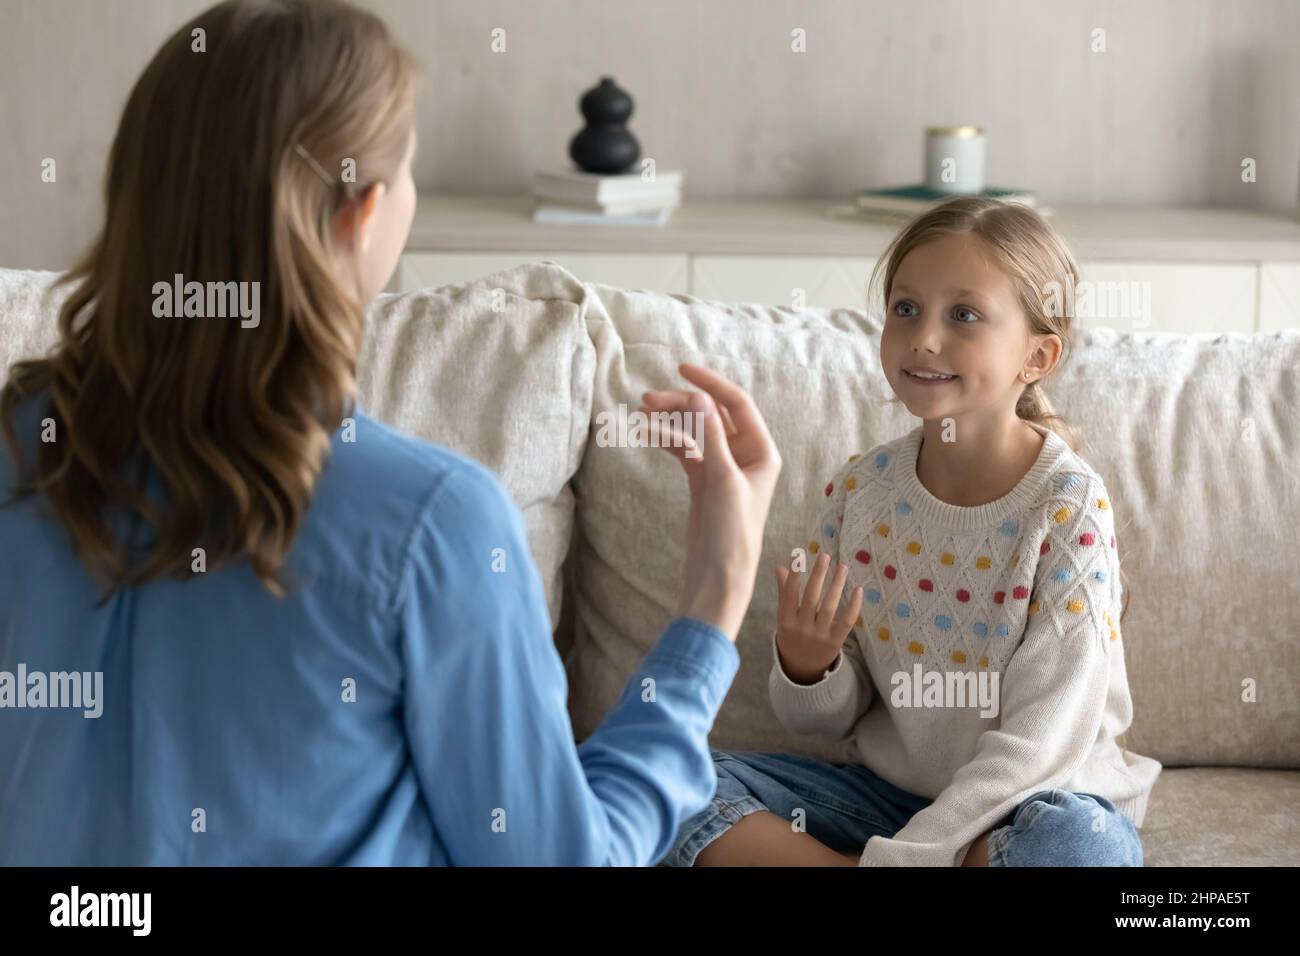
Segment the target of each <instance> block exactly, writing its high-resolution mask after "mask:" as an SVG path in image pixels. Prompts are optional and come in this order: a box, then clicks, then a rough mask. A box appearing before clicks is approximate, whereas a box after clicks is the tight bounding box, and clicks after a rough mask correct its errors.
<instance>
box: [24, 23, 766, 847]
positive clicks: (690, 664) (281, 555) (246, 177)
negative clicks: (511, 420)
mask: <svg viewBox="0 0 1300 956" xmlns="http://www.w3.org/2000/svg"><path fill="white" fill-rule="evenodd" d="M414 88H415V71H414V68H413V65H412V62H411V61H410V59H409V57H408V56H407V55H406V54H405V53H404V52H403V51H402V50H400V49H399V48H398V47H397V46H396V45H395V44H394V43H393V41H392V39H391V38H390V36H389V34H388V32H387V30H386V29H385V28H384V26H383V25H382V23H381V22H380V21H379V20H378V19H376V18H375V17H373V16H371V15H369V14H367V13H364V12H361V11H359V10H357V9H354V8H352V7H350V6H348V5H345V4H342V3H335V2H328V3H315V2H303V0H273V2H249V0H231V2H227V3H222V4H219V5H218V6H216V7H213V8H212V9H210V10H208V11H207V12H205V13H203V14H202V15H200V16H199V17H198V18H196V19H195V20H194V21H193V22H192V23H190V24H187V25H186V26H184V27H183V28H181V29H180V30H179V31H178V32H177V33H176V34H175V35H174V36H172V37H171V39H169V40H168V41H167V42H166V43H165V44H164V46H163V47H162V49H161V50H160V51H159V52H158V54H157V55H156V56H155V58H154V60H153V61H152V62H151V63H150V64H149V66H148V68H147V69H146V70H145V72H144V74H143V76H142V77H141V78H140V80H139V81H138V82H137V84H136V87H135V89H134V90H133V92H132V94H131V97H130V99H129V101H128V103H127V106H126V109H125V111H124V113H123V116H122V121H121V125H120V128H119V130H118V133H117V136H116V139H115V141H114V144H113V148H112V153H111V156H110V160H109V167H108V175H107V182H106V199H107V217H106V223H105V226H104V230H103V233H102V235H101V236H100V237H99V238H98V240H97V241H96V242H95V243H94V244H93V246H92V247H91V249H90V250H89V251H88V253H87V254H86V256H85V257H84V258H83V260H82V261H81V262H79V263H78V264H77V266H76V267H75V268H74V269H73V270H71V272H70V273H69V274H68V276H67V277H66V279H65V281H68V282H70V283H72V284H73V291H72V293H71V295H70V297H69V299H68V301H67V304H66V305H65V306H64V308H63V310H62V312H61V314H60V317H59V322H60V342H59V344H58V346H57V348H56V349H55V350H54V351H53V353H52V354H51V355H50V356H49V357H47V358H44V359H39V360H35V361H28V362H23V363H19V364H17V365H15V366H14V368H13V369H12V370H11V373H10V379H9V383H8V384H7V385H6V386H5V388H4V390H3V393H0V424H2V425H3V427H4V432H5V437H6V444H5V451H4V452H3V454H0V498H2V499H3V500H5V501H6V504H5V505H4V506H3V507H0V540H3V541H4V542H5V545H6V546H5V548H4V549H3V553H2V554H0V671H3V672H5V673H7V674H10V675H13V677H12V678H11V679H10V681H9V682H8V684H7V686H8V688H9V690H10V692H11V693H10V695H9V697H8V698H5V697H4V695H3V690H4V686H6V685H4V684H2V683H0V704H3V705H4V709H2V710H0V767H4V768H5V776H4V783H3V785H0V864H4V865H15V864H80V865H96V864H186V863H197V864H225V863H260V864H335V863H342V864H413V865H424V864H449V863H450V864H507V863H520V864H579V865H586V864H629V865H643V864H649V863H652V862H654V861H656V860H657V859H658V858H659V857H661V856H662V855H663V854H664V853H665V852H666V851H667V850H668V848H669V846H670V845H671V843H672V839H673V837H674V835H675V833H676V831H677V828H678V826H679V825H680V824H681V823H682V822H683V821H684V820H685V819H686V818H687V817H688V816H690V815H691V814H692V813H694V812H695V811H697V810H699V809H701V808H702V807H703V806H704V805H705V804H706V803H707V801H708V799H709V798H710V797H711V796H712V794H713V790H714V786H715V783H716V775H715V772H714V770H713V765H712V761H711V759H710V756H709V750H708V745H707V740H706V735H707V732H708V730H709V727H710V726H711V724H712V721H713V718H714V716H715V714H716V711H717V708H718V706H719V704H720V702H721V700H722V697H723V695H724V694H725V692H726V690H727V688H728V686H729V685H730V682H731V679H732V677H733V675H734V674H735V671H736V668H737V666H738V657H737V654H736V651H735V648H734V646H733V642H734V640H735V637H736V633H737V631H738V629H739V626H740V621H741V618H742V617H743V614H744V611H745V608H746V606H747V605H748V602H749V598H750V595H751V593H752V589H753V584H754V575H755V569H756V567H757V561H758V557H759V552H760V548H761V530H762V525H763V521H764V519H765V517H766V513H767V509H768V506H769V503H770V501H771V495H772V490H773V486H774V484H775V481H776V476H777V473H778V472H779V470H780V459H779V457H778V455H777V453H776V450H775V448H774V446H773V444H772V441H771V438H770V436H769V435H768V433H767V430H766V427H765V425H764V423H763V421H762V419H761V417H760V416H759V415H758V413H757V411H756V410H755V409H754V406H753V404H752V403H751V402H750V400H749V398H748V396H747V395H745V393H744V392H743V391H742V390H740V389H739V388H737V387H736V386H734V385H732V384H731V383H730V382H727V381H726V380H725V379H723V378H721V377H719V376H717V375H715V374H713V373H711V372H708V371H707V370H704V369H700V368H696V367H693V366H683V367H682V372H683V374H684V375H685V376H686V378H687V379H688V380H689V381H690V382H692V383H693V384H695V385H697V386H699V387H700V388H702V389H704V393H706V394H702V393H698V392H697V393H693V394H688V393H687V392H685V391H680V390H670V391H665V392H658V393H647V396H646V406H645V408H646V409H647V410H651V411H684V410H688V409H696V410H702V411H705V412H706V413H707V415H706V418H705V429H704V447H703V449H702V451H703V457H702V458H698V459H696V458H687V457H686V456H685V454H684V452H685V450H686V449H685V448H675V449H670V453H672V454H674V455H675V457H677V458H678V460H679V461H680V462H681V464H682V467H683V469H684V470H685V472H686V475H687V479H688V483H689V487H690V493H691V511H690V521H689V530H688V542H687V558H686V567H685V569H684V571H685V573H684V582H685V583H684V586H683V591H682V595H681V601H680V603H679V605H678V609H677V611H678V616H677V618H676V619H675V620H673V621H672V622H671V623H670V624H669V626H668V628H667V630H666V631H665V632H664V634H663V636H662V638H661V639H660V642H659V644H658V645H657V647H656V648H655V649H654V650H653V651H652V652H651V654H650V655H649V656H648V657H647V659H646V660H645V662H644V663H643V665H642V667H641V669H640V671H639V672H638V673H636V674H634V675H632V677H631V679H630V681H629V683H628V688H627V691H626V693H625V694H624V696H623V698H622V699H621V700H620V701H619V703H618V705H617V706H616V707H615V708H614V710H613V711H612V712H611V714H610V715H609V717H608V719H607V720H606V721H605V722H604V723H603V724H602V725H601V727H600V728H599V729H598V730H597V731H596V732H595V733H594V734H592V736H591V737H590V738H589V739H588V740H587V741H585V742H584V743H583V744H582V745H581V746H578V747H575V746H574V742H573V737H572V731H571V728H570V725H569V722H568V717H567V713H566V708H565V699H566V686H565V678H564V672H563V669H562V666H561V662H560V660H559V658H558V655H557V653H556V651H555V648H554V646H553V644H552V643H551V635H550V622H549V618H548V615H547V610H546V605H545V602H544V599H543V596H542V590H541V586H540V580H539V576H538V573H537V571H536V568H535V567H534V566H533V564H532V561H531V558H530V556H529V553H528V550H527V543H526V539H525V531H524V525H523V521H522V518H521V516H520V513H519V510H518V508H517V507H516V506H515V505H514V503H513V502H512V501H511V500H510V498H509V497H508V496H507V494H506V493H505V491H504V490H503V489H502V487H501V485H500V483H499V482H498V481H497V479H496V478H495V477H494V476H493V475H492V474H491V473H490V472H488V471H487V470H486V469H485V468H483V467H482V466H480V465H477V464H475V463H474V462H472V461H469V460H468V459H466V458H463V457H461V456H459V455H457V454H455V453H453V452H451V451H449V450H447V449H445V448H441V447H437V446H434V445H430V444H427V443H424V442H420V441H416V440H413V439H411V438H407V437H404V436H402V435H399V434H397V433H396V432H394V431H392V430H391V429H388V428H386V427H385V426H383V425H381V424H379V423H378V422H375V421H373V420H371V419H369V418H367V417H366V416H365V415H363V414H360V413H359V412H356V411H355V410H354V408H353V406H352V401H353V400H352V394H353V386H354V370H355V361H356V354H357V351H358V347H359V344H360V340H361V333H362V320H363V311H364V303H365V302H367V301H369V300H370V299H371V298H372V297H373V296H374V295H375V294H376V293H377V292H378V291H379V290H380V289H381V288H382V287H383V286H384V284H385V283H386V282H387V280H388V277H389V276H390V275H391V273H392V270H393V268H394V266H395V264H396V261H397V258H398V255H399V253H400V251H401V249H402V247H403V245H404V242H405V238H406V235H407V231H408V229H409V227H410V223H411V217H412V213H413V209H414V204H415V190H414V186H413V184H412V181H411V172H410V167H411V158H412V154H413V153H414V149H415V136H414V131H413V100H414ZM350 170H354V171H355V177H350V176H349V175H348V172H349V171H350ZM176 275H181V276H182V277H183V279H184V281H185V282H191V281H196V282H199V283H204V284H206V283H226V282H235V283H239V285H237V286H235V287H233V288H235V289H237V290H238V291H239V292H241V293H242V294H245V295H252V296H254V297H255V299H254V301H255V304H256V307H257V308H256V313H257V316H258V320H257V321H256V322H250V321H247V320H246V319H242V320H241V318H240V317H239V316H235V317H230V318H223V317H221V316H215V315H207V316H203V317H195V316H190V317H169V315H171V312H169V310H168V309H167V308H166V306H165V305H163V306H162V307H160V305H159V303H160V297H161V295H162V293H159V292H158V291H157V290H156V289H155V286H156V285H157V284H158V283H160V282H162V283H165V284H167V285H170V284H171V283H172V282H173V280H174V277H175V276H176ZM197 305H199V304H196V308H197ZM173 311H174V310H173ZM248 314H249V310H245V311H244V312H243V315H245V316H246V315H248ZM496 549H501V552H504V555H505V558H506V564H505V566H506V568H507V569H512V570H508V571H507V573H505V574H497V573H494V571H493V555H494V552H495V553H498V554H499V553H501V552H497V551H496ZM20 672H21V673H23V674H24V675H25V676H24V679H23V680H22V681H18V680H17V675H18V674H19V673H20ZM73 673H76V674H79V675H81V676H82V677H84V678H85V682H84V689H85V690H86V692H87V695H86V696H90V694H91V692H90V690H89V689H90V688H92V687H94V686H95V679H97V678H94V675H97V674H98V675H102V700H100V701H99V702H98V703H97V704H96V706H97V707H99V708H100V710H101V712H100V714H99V716H89V717H88V716H86V715H87V714H88V713H89V710H88V709H87V708H84V707H83V708H81V709H76V708H74V707H70V706H66V707H57V708H56V707H52V706H49V705H50V704H60V703H63V704H66V703H68V701H67V700H62V701H60V700H57V699H55V697H57V696H58V695H52V694H50V693H47V692H48V691H49V690H50V689H52V688H54V687H55V686H56V685H57V684H58V682H59V680H60V678H59V676H58V675H61V674H63V675H70V674H73ZM33 675H35V676H33ZM645 678H653V680H654V682H655V687H656V693H655V694H654V695H652V696H653V700H648V699H643V697H642V686H643V684H642V682H643V680H644V679H645ZM51 681H53V683H51ZM67 682H68V678H66V677H65V678H63V690H64V691H65V693H66V691H67V690H68V683H67ZM41 687H43V688H44V690H45V691H46V693H37V691H38V690H39V689H40V688H41ZM647 696H651V695H647ZM85 702H86V701H85V700H82V701H81V703H85Z"/></svg>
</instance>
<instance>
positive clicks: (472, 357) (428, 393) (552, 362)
mask: <svg viewBox="0 0 1300 956" xmlns="http://www.w3.org/2000/svg"><path fill="white" fill-rule="evenodd" d="M54 278H55V274H54V273H50V272H18V271H13V270H0V317H2V319H0V363H3V365H2V366H0V378H3V377H5V376H6V375H7V370H8V368H9V365H10V364H11V363H12V362H13V361H14V360H16V359H18V358H25V357H31V356H35V355H38V354H40V353H42V352H43V351H45V350H46V349H47V348H49V347H50V346H51V345H52V344H53V343H54V341H55V338H56V334H55V333H56V329H57V309H58V305H59V303H61V302H62V300H63V298H64V297H65V296H66V294H67V289H66V287H65V288H64V289H61V290H59V293H58V294H57V296H56V297H52V298H50V299H48V300H46V299H44V298H43V292H44V291H45V289H46V287H47V286H48V284H49V283H50V282H51V281H52V280H53V279H54ZM586 298H587V291H586V289H585V288H584V287H583V285H582V284H581V283H580V282H578V281H577V280H576V279H575V278H574V277H573V276H571V275H570V274H569V273H567V272H565V271H564V270H563V269H561V268H559V267H558V266H552V265H540V266H531V267H524V268H519V269H512V270H509V271H506V272H502V273H498V274H496V275H492V276H488V277H486V278H483V279H480V280H479V281H477V282H474V283H471V284H469V285H465V286H454V287H448V288H444V289H424V290H420V291H417V292H411V293H408V294H406V295H382V296H380V297H378V298H377V299H376V300H375V301H374V303H372V305H371V307H370V310H369V313H368V317H367V329H366V337H365V341H364V344H363V346H362V351H361V355H360V357H359V360H358V368H357V382H358V390H359V396H360V404H361V408H362V410H363V411H365V412H366V413H367V414H370V415H372V416H373V417H375V418H378V419H379V420H381V421H384V422H387V423H389V424H391V425H394V426H396V427H398V428H400V429H402V430H403V431H405V432H408V433H410V434H413V435H418V436H419V437H421V438H426V439H428V440H430V441H435V442H439V443H440V444H443V445H446V446H448V447H450V448H453V449H455V450H456V451H459V452H462V453H464V454H466V455H468V456H470V457H471V458H474V459H476V460H477V461H480V462H482V463H483V464H485V465H487V466H488V467H489V468H491V469H492V470H494V471H495V472H496V473H497V474H498V475H500V476H501V478H502V481H503V483H504V484H505V486H506V488H507V489H508V490H509V491H510V493H511V495H512V496H513V497H514V499H515V501H516V502H517V503H518V504H519V506H520V508H521V509H522V510H523V513H524V518H525V519H526V521H527V525H528V533H529V545H530V547H531V550H532V553H533V557H534V559H535V560H536V562H537V565H538V568H539V570H540V572H541V577H542V581H543V583H544V585H545V588H546V597H547V603H548V605H549V609H550V613H551V620H552V621H553V622H554V621H557V620H558V619H559V613H560V602H561V597H562V593H563V588H562V567H563V562H564V557H565V554H566V552H567V550H568V547H569V539H570V535H571V533H572V529H573V494H572V491H571V490H570V488H569V479H570V477H571V476H572V475H573V473H574V471H575V470H576V469H577V467H578V462H579V461H580V460H581V458H582V453H583V446H584V444H585V442H586V437H587V426H588V422H589V413H590V406H591V383H592V369H593V365H594V356H595V352H594V349H593V347H592V345H591V342H590V339H589V338H588V337H587V331H586V327H585V324H584V318H583V312H584V309H585V303H586Z"/></svg>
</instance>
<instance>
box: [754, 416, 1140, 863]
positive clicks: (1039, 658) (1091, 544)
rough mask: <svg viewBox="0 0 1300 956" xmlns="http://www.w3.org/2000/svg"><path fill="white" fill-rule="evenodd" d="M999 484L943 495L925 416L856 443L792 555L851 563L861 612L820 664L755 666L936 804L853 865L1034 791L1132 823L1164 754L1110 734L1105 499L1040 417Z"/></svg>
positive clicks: (1125, 710) (1119, 694)
mask: <svg viewBox="0 0 1300 956" xmlns="http://www.w3.org/2000/svg"><path fill="white" fill-rule="evenodd" d="M1034 428H1035V430H1037V431H1038V432H1039V433H1040V434H1042V435H1043V436H1044V442H1043V446H1042V449H1041V450H1040V452H1039V454H1038V458H1037V460H1036V461H1035V462H1034V464H1033V466H1032V467H1031V468H1030V469H1029V471H1028V472H1027V473H1026V474H1025V475H1024V477H1023V478H1022V479H1021V480H1020V482H1019V483H1018V484H1017V485H1016V487H1015V488H1014V489H1012V490H1011V491H1010V492H1009V493H1008V494H1006V495H1004V496H1003V497H1001V498H999V499H997V500H996V501H992V502H989V503H987V504H983V505H978V506H976V507H958V506H955V505H951V504H948V503H947V502H944V501H940V500H939V499H938V498H936V497H934V496H933V495H932V494H930V492H929V491H927V490H926V488H925V487H924V486H923V485H922V484H921V482H920V480H919V479H918V478H917V475H916V462H917V456H918V453H919V451H920V447H921V443H922V437H923V436H922V426H919V425H918V426H917V427H916V428H915V429H914V430H913V431H912V432H910V433H908V434H907V435H904V436H902V437H901V438H898V439H895V440H894V441H891V442H886V443H884V444H881V445H878V446H876V447H875V448H873V449H872V450H871V451H869V452H868V453H867V454H865V455H853V456H852V457H851V458H849V460H848V462H847V463H846V464H845V465H844V466H843V467H841V468H840V470H839V471H838V473H837V474H836V475H835V476H834V477H833V478H832V479H831V480H830V482H829V483H828V484H827V485H826V487H825V496H824V498H823V499H822V507H821V509H820V513H819V516H818V520H817V524H816V527H815V528H814V529H813V530H812V533H811V535H810V536H809V539H808V541H807V544H806V547H807V550H808V552H809V561H810V562H811V561H812V560H813V559H815V556H816V555H817V554H819V553H820V552H822V551H829V552H830V554H831V557H832V559H833V560H837V561H840V562H843V563H847V564H848V565H849V575H848V582H847V585H846V595H845V598H844V599H845V600H847V597H848V594H849V593H851V591H852V589H853V588H854V587H856V586H858V585H861V586H862V588H863V595H864V597H863V604H862V613H861V615H860V616H859V617H858V619H857V622H856V625H855V626H854V627H853V629H852V630H851V631H850V633H849V636H848V639H847V640H846V641H845V643H844V648H843V650H842V651H841V653H840V655H839V657H837V658H836V660H835V662H834V663H833V664H832V665H831V666H830V667H829V668H828V669H827V671H826V672H825V673H824V674H823V676H822V678H821V680H820V681H818V682H817V683H815V684H811V685H800V684H796V683H794V682H793V681H791V680H790V678H789V677H788V676H787V675H786V674H785V672H784V671H783V670H782V669H781V664H780V658H779V655H778V654H777V650H776V643H775V636H774V637H773V644H772V654H773V667H772V672H771V675H770V679H769V682H768V686H769V691H770V693H771V699H772V705H773V708H774V709H775V711H776V715H777V717H778V718H779V719H780V721H781V722H782V724H783V725H784V726H786V727H787V728H788V729H789V730H791V731H794V732H796V733H810V734H822V735H826V736H829V737H832V738H834V739H837V740H843V739H847V738H849V737H850V736H851V737H852V739H853V742H854V744H855V745H856V747H855V749H856V751H857V754H858V756H859V759H860V760H861V762H862V763H863V765H865V766H866V767H867V768H868V769H870V770H871V771H872V772H873V773H875V774H876V775H877V776H880V777H882V778H884V779H885V780H887V781H888V782H890V783H892V784H894V785H895V786H897V787H900V788H902V789H903V790H906V791H909V792H911V793H914V794H917V795H920V796H924V797H928V798H930V799H931V800H932V801H933V802H932V803H931V804H930V805H929V806H927V807H926V808H925V809H923V810H921V811H920V812H919V813H917V814H916V815H915V816H913V817H912V819H911V820H910V821H909V822H908V823H907V825H906V826H904V827H903V829H901V830H900V831H898V833H897V834H895V835H894V837H893V838H892V839H887V838H885V837H879V836H875V837H872V838H871V839H870V840H869V841H868V842H867V845H866V847H865V849H864V851H863V854H862V859H861V863H862V865H864V866H888V865H904V866H958V865H960V864H961V862H962V860H963V859H964V858H965V855H966V851H967V850H968V849H969V848H970V844H971V843H972V842H973V841H974V840H975V839H976V838H977V837H979V836H980V835H981V834H983V833H984V832H985V831H986V830H989V829H991V828H992V827H993V826H994V825H995V824H998V823H999V822H1001V821H1002V820H1003V818H1004V817H1005V816H1007V814H1009V813H1011V812H1012V811H1013V810H1014V809H1015V808H1016V806H1017V805H1019V804H1020V803H1021V802H1022V801H1023V800H1024V799H1025V798H1026V797H1028V796H1030V795H1031V794H1033V793H1035V792H1037V791H1039V790H1045V789H1062V790H1070V791H1074V792H1082V793H1094V794H1098V795H1101V796H1103V797H1106V798H1107V799H1108V800H1110V801H1112V802H1113V803H1114V804H1115V805H1116V807H1117V808H1118V809H1119V810H1120V811H1121V812H1122V813H1124V814H1125V815H1126V816H1127V817H1128V818H1129V819H1130V820H1132V821H1133V823H1134V825H1135V826H1141V824H1142V818H1143V816H1144V815H1145V813H1146V803H1147V797H1148V795H1149V793H1150V791H1151V787H1152V785H1153V784H1154V783H1155V779H1156V777H1157V775H1158V774H1159V773H1160V770H1161V765H1160V764H1159V763H1158V762H1157V761H1155V760H1153V759H1151V758H1149V757H1143V756H1141V755H1138V754H1135V753H1132V752H1131V751H1128V750H1125V749H1122V748H1121V747H1120V746H1118V744H1117V742H1116V740H1115V738H1116V736H1117V735H1119V734H1122V733H1123V732H1124V730H1126V729H1127V728H1128V726H1129V724H1130V723H1131V720H1132V714H1133V707H1132V701H1131V698H1130V696H1129V688H1128V677H1127V675H1126V672H1125V668H1124V646H1123V642H1122V640H1121V637H1120V627H1119V616H1120V600H1121V595H1122V585H1121V583H1120V580H1119V558H1118V551H1117V549H1116V542H1115V520H1114V511H1113V509H1112V507H1111V504H1110V498H1109V495H1108V494H1107V492H1106V488H1105V485H1104V483H1103V482H1102V479H1101V477H1100V476H1099V475H1098V474H1097V473H1096V472H1095V471H1094V470H1093V469H1092V468H1091V467H1090V466H1089V465H1088V464H1087V463H1086V462H1084V461H1083V460H1082V459H1081V458H1079V456H1078V455H1077V454H1075V452H1074V451H1073V450H1072V449H1071V448H1070V446H1069V445H1068V444H1067V443H1066V442H1065V440H1064V439H1062V438H1061V437H1060V436H1059V435H1057V434H1056V433H1055V432H1053V431H1051V430H1050V429H1047V428H1042V427H1039V426H1037V425H1035V426H1034Z"/></svg>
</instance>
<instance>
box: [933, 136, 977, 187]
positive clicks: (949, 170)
mask: <svg viewBox="0 0 1300 956" xmlns="http://www.w3.org/2000/svg"><path fill="white" fill-rule="evenodd" d="M925 184H926V185H927V186H929V187H930V188H931V189H937V190H938V191H940V192H945V193H961V194H972V193H982V192H983V191H984V129H983V128H982V127H979V126H927V127H926V130H925Z"/></svg>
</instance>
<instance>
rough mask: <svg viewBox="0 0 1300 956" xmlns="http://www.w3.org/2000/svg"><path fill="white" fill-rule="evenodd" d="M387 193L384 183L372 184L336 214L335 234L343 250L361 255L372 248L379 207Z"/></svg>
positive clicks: (341, 207)
mask: <svg viewBox="0 0 1300 956" xmlns="http://www.w3.org/2000/svg"><path fill="white" fill-rule="evenodd" d="M387 192H388V187H387V186H386V185H385V184H384V183H381V182H380V183H371V184H370V185H369V186H367V187H366V189H365V191H364V192H361V193H360V194H358V195H356V196H353V197H352V198H350V199H348V200H347V201H346V202H345V203H344V204H343V205H342V206H340V207H339V208H338V210H337V211H336V212H335V213H334V234H335V237H336V238H337V239H338V241H339V244H340V245H341V246H343V248H345V249H350V250H352V251H353V252H356V253H357V254H361V253H364V252H365V251H366V249H368V248H369V247H370V240H371V237H372V236H373V235H374V231H375V220H376V217H377V214H378V211H379V206H380V204H381V203H382V201H383V198H384V196H385V194H386V193H387Z"/></svg>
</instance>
